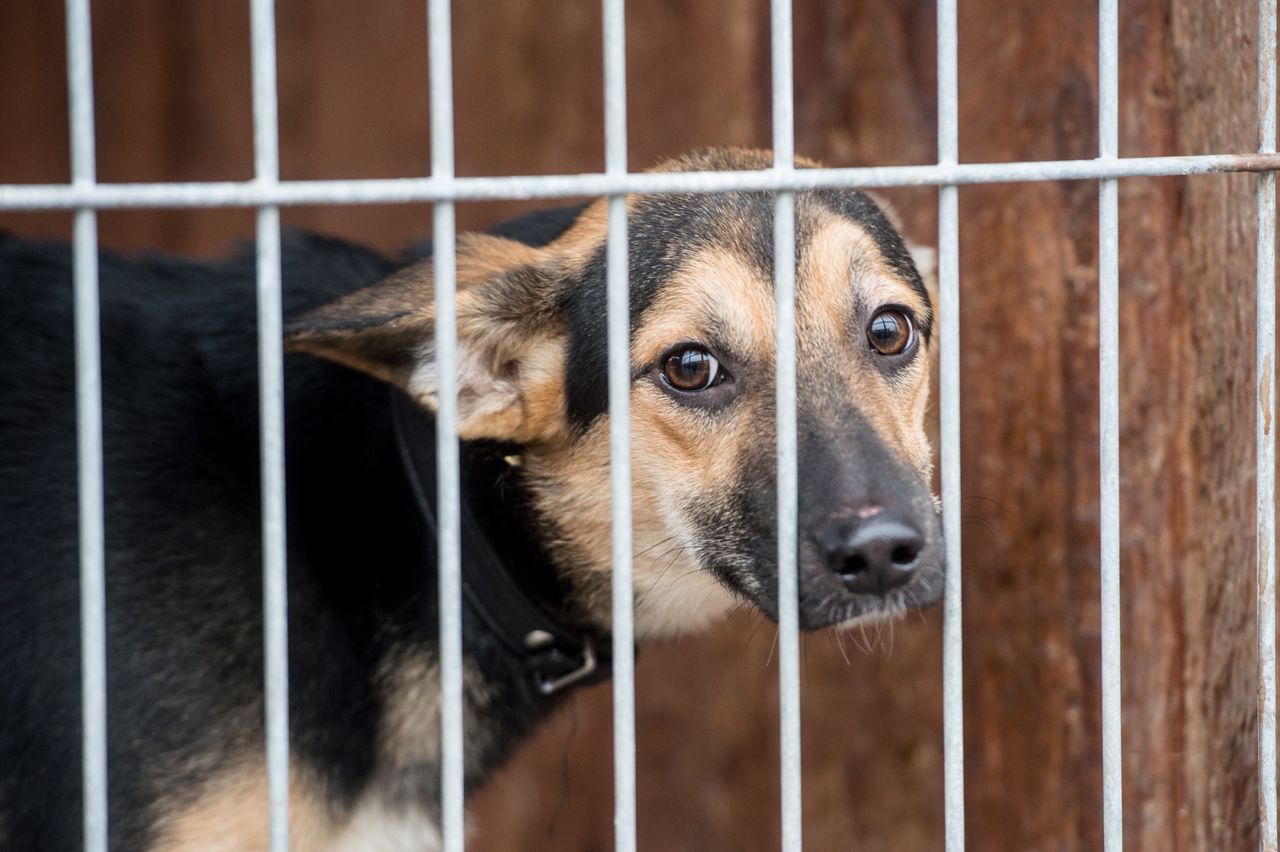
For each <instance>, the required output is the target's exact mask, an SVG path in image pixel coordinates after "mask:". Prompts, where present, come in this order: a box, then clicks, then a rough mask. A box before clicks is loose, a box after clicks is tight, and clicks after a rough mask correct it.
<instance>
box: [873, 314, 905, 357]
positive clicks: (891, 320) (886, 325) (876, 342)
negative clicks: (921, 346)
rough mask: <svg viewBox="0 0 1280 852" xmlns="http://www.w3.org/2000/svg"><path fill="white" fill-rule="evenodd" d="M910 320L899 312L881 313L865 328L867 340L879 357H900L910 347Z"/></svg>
mask: <svg viewBox="0 0 1280 852" xmlns="http://www.w3.org/2000/svg"><path fill="white" fill-rule="evenodd" d="M911 335H912V330H911V320H910V319H908V318H907V315H906V314H904V313H903V312H902V311H899V310H894V309H890V310H886V311H881V312H880V313H878V314H876V315H875V316H874V317H872V318H871V324H870V325H869V326H867V339H868V340H869V341H871V346H872V348H873V349H875V350H876V351H877V352H879V353H880V354H881V355H900V354H901V353H902V352H903V351H905V350H906V348H907V347H908V346H910V345H911Z"/></svg>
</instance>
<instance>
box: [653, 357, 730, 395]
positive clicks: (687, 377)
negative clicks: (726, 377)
mask: <svg viewBox="0 0 1280 852" xmlns="http://www.w3.org/2000/svg"><path fill="white" fill-rule="evenodd" d="M662 376H663V378H665V379H666V380H667V384H669V385H671V387H673V388H675V389H676V390H682V391H700V390H706V389H707V388H709V387H711V386H712V385H715V384H716V383H717V382H718V381H719V379H720V362H719V361H717V360H716V357H715V356H714V355H712V354H711V353H710V352H708V351H707V350H705V349H698V348H697V347H692V346H691V347H689V348H688V349H681V350H680V351H678V352H673V353H671V355H669V356H668V357H667V360H666V362H665V363H664V364H663V365H662Z"/></svg>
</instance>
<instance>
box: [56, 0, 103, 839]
mask: <svg viewBox="0 0 1280 852" xmlns="http://www.w3.org/2000/svg"><path fill="white" fill-rule="evenodd" d="M66 8H67V85H68V90H69V91H68V97H69V102H70V116H69V121H70V126H71V177H72V181H73V183H74V184H75V185H76V186H78V187H87V186H92V185H93V183H94V181H96V180H97V168H96V164H95V160H96V154H95V152H94V117H93V31H92V28H91V26H90V21H89V0H67V7H66ZM74 227H75V232H74V238H73V239H74V243H75V248H74V251H75V261H74V267H73V273H72V274H73V280H74V284H73V286H74V289H75V340H76V457H77V476H78V480H79V489H78V494H79V501H80V665H81V672H82V674H81V681H80V689H81V701H82V710H81V712H82V714H83V724H84V730H83V737H84V741H83V749H84V753H83V755H82V760H83V765H82V771H83V786H84V789H83V794H84V848H85V849H86V850H88V852H106V849H107V647H106V646H107V635H106V580H105V571H106V555H105V550H104V543H103V542H104V532H103V527H104V522H103V504H102V344H101V340H100V329H99V323H98V219H97V214H96V213H95V212H94V210H93V209H92V208H88V207H84V208H80V209H78V210H76V214H75V226H74Z"/></svg>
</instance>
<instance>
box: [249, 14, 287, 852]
mask: <svg viewBox="0 0 1280 852" xmlns="http://www.w3.org/2000/svg"><path fill="white" fill-rule="evenodd" d="M250 28H251V47H252V69H253V152H254V175H255V178H256V180H255V183H256V185H257V186H259V187H271V186H273V185H275V183H276V181H277V180H279V177H280V161H279V141H278V137H277V133H278V131H277V110H276V28H275V3H274V0H251V4H250ZM257 230H258V234H257V236H258V239H257V263H258V269H257V273H258V274H257V303H258V400H259V410H260V420H259V430H260V435H259V437H260V441H261V444H260V455H261V487H262V601H263V618H264V622H265V628H264V632H265V635H264V648H263V654H264V664H265V665H264V679H265V684H264V686H265V690H266V719H265V722H266V735H267V798H268V802H269V817H268V821H269V832H270V838H271V850H272V852H287V850H288V849H289V620H288V619H289V612H288V577H287V574H286V570H287V569H286V554H285V547H286V545H285V509H284V351H283V350H284V343H283V331H282V322H283V320H282V308H281V294H280V287H281V282H280V209H279V208H278V207H275V206H273V205H266V206H263V207H260V208H259V209H258V217H257Z"/></svg>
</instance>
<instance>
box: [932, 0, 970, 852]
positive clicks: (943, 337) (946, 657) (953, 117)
mask: <svg viewBox="0 0 1280 852" xmlns="http://www.w3.org/2000/svg"><path fill="white" fill-rule="evenodd" d="M957 42H958V35H957V24H956V0H938V164H939V168H940V169H941V168H951V169H955V168H956V165H955V164H956V162H957V161H958V160H959V156H960V117H959V82H958V81H959V77H958V74H957V70H956V51H957ZM938 288H939V304H938V319H939V324H940V326H941V327H940V330H939V334H938V338H939V341H940V347H941V348H940V351H939V373H940V387H939V391H938V392H939V402H940V420H941V422H940V433H941V434H940V438H941V440H940V443H941V448H940V453H941V455H940V465H941V468H942V470H941V474H942V531H943V537H944V539H945V550H946V559H947V573H946V585H945V592H944V595H943V602H942V716H943V720H942V728H943V730H942V746H943V768H942V773H943V809H944V817H943V819H944V843H945V847H946V849H947V852H962V850H963V849H964V842H965V841H964V646H963V622H964V619H963V611H962V608H961V579H962V577H961V570H960V565H961V561H960V560H961V552H960V198H959V190H958V189H957V188H956V187H955V186H954V185H943V186H941V187H940V188H939V190H938Z"/></svg>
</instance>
